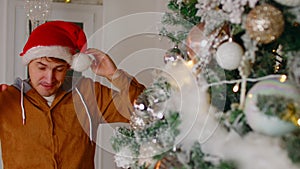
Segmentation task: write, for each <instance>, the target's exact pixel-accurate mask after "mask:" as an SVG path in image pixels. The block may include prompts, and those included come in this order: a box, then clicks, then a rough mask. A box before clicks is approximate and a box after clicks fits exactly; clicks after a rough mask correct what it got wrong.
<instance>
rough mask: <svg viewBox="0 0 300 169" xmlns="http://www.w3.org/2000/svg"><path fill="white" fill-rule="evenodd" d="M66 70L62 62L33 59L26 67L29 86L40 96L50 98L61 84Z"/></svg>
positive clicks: (64, 63)
mask: <svg viewBox="0 0 300 169" xmlns="http://www.w3.org/2000/svg"><path fill="white" fill-rule="evenodd" d="M68 69H69V65H68V63H66V62H64V61H57V60H55V61H54V60H52V59H50V58H38V59H35V60H33V61H31V62H30V63H29V65H28V70H29V76H30V82H31V85H32V87H33V88H34V89H35V90H36V91H37V92H38V93H39V94H40V95H41V96H51V95H53V94H55V93H56V92H57V91H58V89H59V87H60V86H61V85H62V84H63V81H64V79H65V76H66V73H67V70H68Z"/></svg>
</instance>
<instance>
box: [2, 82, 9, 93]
mask: <svg viewBox="0 0 300 169" xmlns="http://www.w3.org/2000/svg"><path fill="white" fill-rule="evenodd" d="M7 87H8V85H6V84H0V92H2V91H4V90H6V89H7Z"/></svg>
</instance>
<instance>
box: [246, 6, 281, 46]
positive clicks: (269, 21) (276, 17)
mask: <svg viewBox="0 0 300 169" xmlns="http://www.w3.org/2000/svg"><path fill="white" fill-rule="evenodd" d="M283 30H284V18H283V15H282V13H281V11H280V10H278V9H277V8H275V7H274V6H272V5H268V4H263V5H259V6H256V7H255V8H253V9H252V10H251V11H250V12H249V14H248V15H247V19H246V31H247V33H248V34H249V35H250V37H251V38H252V39H255V40H256V41H258V42H259V43H262V44H268V43H270V42H272V41H274V40H276V39H277V38H278V37H279V36H280V35H281V33H282V32H283Z"/></svg>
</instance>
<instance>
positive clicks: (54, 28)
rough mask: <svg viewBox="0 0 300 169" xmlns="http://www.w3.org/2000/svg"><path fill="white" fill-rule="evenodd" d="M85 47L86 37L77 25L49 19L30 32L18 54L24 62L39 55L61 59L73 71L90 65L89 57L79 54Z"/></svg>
mask: <svg viewBox="0 0 300 169" xmlns="http://www.w3.org/2000/svg"><path fill="white" fill-rule="evenodd" d="M86 49H87V39H86V36H85V33H84V31H83V30H82V29H81V28H80V27H79V26H78V25H76V24H74V23H71V22H65V21H50V22H46V23H44V24H42V25H40V26H38V27H37V28H36V29H34V30H33V31H32V32H31V34H30V36H29V38H28V40H27V42H26V44H25V46H24V48H23V52H22V53H20V56H21V57H22V58H23V63H24V64H28V63H30V61H31V60H34V59H37V58H41V57H54V58H58V59H62V60H65V61H66V62H67V63H69V64H70V65H71V68H72V69H74V70H75V71H80V72H82V71H84V70H86V69H88V68H89V66H90V65H91V58H90V57H89V56H88V55H86V54H81V53H83V52H84V51H85V50H86ZM79 53H80V54H79ZM81 57H82V58H81Z"/></svg>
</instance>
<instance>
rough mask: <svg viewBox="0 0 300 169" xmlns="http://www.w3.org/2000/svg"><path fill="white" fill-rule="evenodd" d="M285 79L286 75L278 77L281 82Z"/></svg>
mask: <svg viewBox="0 0 300 169" xmlns="http://www.w3.org/2000/svg"><path fill="white" fill-rule="evenodd" d="M286 79H287V76H286V75H282V76H281V77H280V79H279V81H280V82H281V83H283V82H285V81H286Z"/></svg>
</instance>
